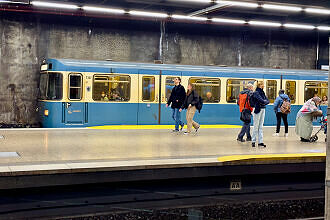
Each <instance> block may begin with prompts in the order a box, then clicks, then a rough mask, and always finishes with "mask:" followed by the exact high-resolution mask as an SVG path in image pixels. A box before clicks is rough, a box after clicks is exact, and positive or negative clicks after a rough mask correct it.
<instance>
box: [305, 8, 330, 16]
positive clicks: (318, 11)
mask: <svg viewBox="0 0 330 220" xmlns="http://www.w3.org/2000/svg"><path fill="white" fill-rule="evenodd" d="M305 11H306V12H308V13H315V14H324V15H330V10H329V9H321V8H305Z"/></svg>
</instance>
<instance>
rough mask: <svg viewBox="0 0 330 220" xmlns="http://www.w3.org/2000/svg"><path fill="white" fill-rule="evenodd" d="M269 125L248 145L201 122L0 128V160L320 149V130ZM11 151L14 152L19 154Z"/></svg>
mask: <svg viewBox="0 0 330 220" xmlns="http://www.w3.org/2000/svg"><path fill="white" fill-rule="evenodd" d="M274 129H275V128H274V127H265V128H264V142H265V144H267V147H266V148H258V147H256V148H252V147H251V142H245V143H241V142H237V141H236V137H237V133H238V132H239V130H240V129H239V128H208V129H206V128H205V129H200V131H199V132H198V134H196V135H184V134H183V133H181V132H180V133H172V132H171V131H170V130H167V129H156V130H94V129H2V130H0V135H2V136H3V138H0V166H8V165H20V164H23V165H24V164H54V163H55V164H56V163H67V162H75V163H79V162H83V163H86V162H88V163H97V162H113V163H118V164H120V162H121V161H135V163H137V162H138V163H140V164H143V162H144V161H146V160H153V161H156V160H161V161H164V160H165V161H166V160H189V161H196V162H198V161H200V162H201V161H204V162H205V161H214V160H216V158H217V157H219V156H224V155H238V154H240V155H246V154H287V153H289V154H293V153H322V152H325V148H326V143H325V141H324V138H325V135H324V134H323V133H321V132H320V135H319V140H318V142H316V143H302V142H300V141H299V138H298V137H297V136H296V135H295V133H294V128H292V127H290V128H289V137H284V135H283V133H281V136H279V137H273V136H272V134H273V132H274ZM316 129H317V128H315V129H314V130H316ZM282 130H283V128H282ZM6 152H7V153H6ZM10 152H17V154H18V156H14V155H12V154H13V153H10ZM95 166H96V165H95Z"/></svg>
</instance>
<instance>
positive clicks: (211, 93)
mask: <svg viewBox="0 0 330 220" xmlns="http://www.w3.org/2000/svg"><path fill="white" fill-rule="evenodd" d="M40 73H41V74H40V85H39V89H40V92H39V98H38V112H39V116H40V123H41V126H42V127H49V128H53V127H54V128H65V127H92V126H104V125H158V124H161V125H163V124H173V119H172V117H171V116H172V111H171V108H170V107H169V108H166V102H167V99H168V97H169V95H170V93H171V90H172V88H173V86H174V82H173V79H174V78H175V77H178V76H179V77H181V79H182V85H183V86H184V87H185V88H186V87H187V85H188V82H191V83H193V84H194V85H195V88H196V90H197V91H198V93H199V94H200V96H201V97H202V98H203V102H204V105H203V108H202V110H201V112H200V113H196V115H195V119H196V121H198V122H199V123H201V124H202V125H203V124H229V125H240V124H241V121H240V119H239V116H240V113H239V108H238V106H237V104H236V102H237V98H238V95H239V92H240V91H241V90H243V88H244V86H245V85H246V84H247V83H249V82H251V83H253V82H255V81H258V80H263V81H264V83H265V88H264V90H265V93H266V95H267V97H268V98H269V100H270V104H269V105H268V106H267V108H266V118H265V125H275V124H276V117H275V113H274V110H273V103H274V101H275V98H276V97H277V94H278V91H279V90H280V89H284V90H285V92H286V94H288V95H289V97H290V98H291V111H292V112H291V113H290V114H289V116H288V121H289V124H290V125H294V124H295V117H296V114H297V112H298V111H299V109H300V108H301V106H302V105H303V103H304V102H305V101H306V100H308V99H309V98H311V97H313V96H314V95H315V94H317V95H318V96H320V97H323V96H326V95H327V94H328V72H327V71H316V70H293V69H265V68H243V67H218V66H213V65H210V66H191V65H170V64H146V63H128V62H112V61H90V60H72V59H47V60H45V61H44V62H43V64H42V65H41V72H40ZM321 108H322V109H323V110H324V112H325V110H326V106H321ZM182 118H183V119H184V121H185V113H183V115H182Z"/></svg>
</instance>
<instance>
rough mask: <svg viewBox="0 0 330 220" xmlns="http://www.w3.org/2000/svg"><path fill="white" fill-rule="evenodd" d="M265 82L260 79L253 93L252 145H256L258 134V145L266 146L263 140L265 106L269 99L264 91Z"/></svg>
mask: <svg viewBox="0 0 330 220" xmlns="http://www.w3.org/2000/svg"><path fill="white" fill-rule="evenodd" d="M263 89H264V82H263V81H258V84H257V88H256V91H255V92H254V93H253V102H254V112H253V132H252V147H255V146H256V140H257V135H258V146H259V147H266V145H265V144H264V141H263V131H262V128H263V126H264V120H265V108H266V105H268V104H269V100H268V98H267V97H266V94H265V92H264V90H263Z"/></svg>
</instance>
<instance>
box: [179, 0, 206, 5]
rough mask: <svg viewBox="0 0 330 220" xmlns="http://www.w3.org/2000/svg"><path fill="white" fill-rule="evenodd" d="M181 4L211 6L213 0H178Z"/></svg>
mask: <svg viewBox="0 0 330 220" xmlns="http://www.w3.org/2000/svg"><path fill="white" fill-rule="evenodd" d="M178 1H179V2H187V3H203V4H210V3H212V1H211V0H178Z"/></svg>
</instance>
